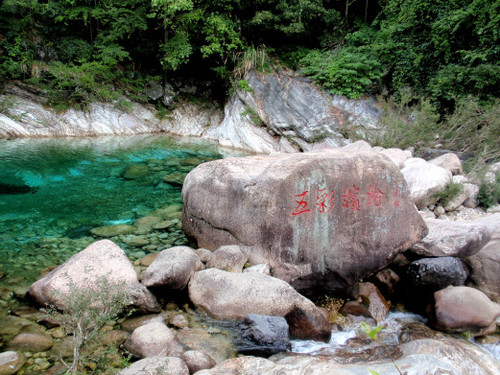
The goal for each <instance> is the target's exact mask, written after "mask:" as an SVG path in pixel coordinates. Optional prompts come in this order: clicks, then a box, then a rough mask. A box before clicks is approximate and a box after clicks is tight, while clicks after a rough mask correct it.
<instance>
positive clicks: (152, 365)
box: [117, 357, 189, 375]
mask: <svg viewBox="0 0 500 375" xmlns="http://www.w3.org/2000/svg"><path fill="white" fill-rule="evenodd" d="M145 374H161V375H189V369H188V367H187V366H186V364H185V363H184V361H183V360H182V359H180V358H175V357H152V358H144V359H141V360H140V361H137V362H134V363H132V364H131V365H130V367H128V368H126V369H123V370H121V371H120V372H119V373H118V374H117V375H145Z"/></svg>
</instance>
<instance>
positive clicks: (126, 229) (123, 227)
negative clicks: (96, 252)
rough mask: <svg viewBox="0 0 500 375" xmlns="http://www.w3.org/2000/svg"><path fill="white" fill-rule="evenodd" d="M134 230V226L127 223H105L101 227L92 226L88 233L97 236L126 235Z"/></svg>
mask: <svg viewBox="0 0 500 375" xmlns="http://www.w3.org/2000/svg"><path fill="white" fill-rule="evenodd" d="M135 230H136V228H135V227H133V226H132V225H128V224H118V225H105V226H102V227H97V228H92V229H91V230H90V233H92V234H93V235H94V236H98V237H105V238H109V237H115V236H120V235H126V234H131V233H134V232H135Z"/></svg>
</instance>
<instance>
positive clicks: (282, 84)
mask: <svg viewBox="0 0 500 375" xmlns="http://www.w3.org/2000/svg"><path fill="white" fill-rule="evenodd" d="M245 79H246V80H247V82H248V83H249V85H250V87H251V88H252V90H253V91H252V92H247V91H243V90H240V91H238V93H237V94H238V97H239V98H240V100H241V101H242V102H243V103H244V104H245V105H247V106H248V107H250V108H251V109H252V110H253V111H254V112H255V113H256V114H257V115H258V116H259V118H260V120H261V121H262V122H263V123H265V124H266V125H267V126H268V128H270V129H271V130H272V131H273V132H274V133H276V134H278V135H281V136H284V137H291V138H293V137H298V138H300V139H302V140H304V141H306V142H312V141H313V140H314V139H315V138H317V137H318V136H330V137H334V138H335V139H337V140H338V141H345V140H344V138H343V137H342V136H341V135H340V133H339V129H340V128H341V126H342V125H344V124H345V123H346V121H347V118H346V117H347V116H346V115H345V113H344V111H342V110H338V109H337V110H335V108H334V107H333V105H332V102H330V101H329V100H328V98H327V97H325V96H324V95H323V93H321V92H320V91H319V90H318V89H317V88H316V87H314V86H313V85H311V84H310V83H308V82H305V81H303V80H301V79H298V78H295V77H290V76H287V75H285V74H267V75H260V74H258V73H256V72H254V71H251V72H250V73H249V74H248V75H247V76H246V77H245ZM290 109H292V110H290ZM344 144H345V143H344Z"/></svg>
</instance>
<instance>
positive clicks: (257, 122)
mask: <svg viewBox="0 0 500 375" xmlns="http://www.w3.org/2000/svg"><path fill="white" fill-rule="evenodd" d="M245 116H248V117H250V120H252V122H253V123H254V125H255V126H259V127H260V126H265V125H266V124H264V122H263V121H262V120H261V118H260V116H259V114H258V113H257V112H255V111H254V110H253V109H252V108H250V107H249V106H245V110H244V111H243V112H241V117H245Z"/></svg>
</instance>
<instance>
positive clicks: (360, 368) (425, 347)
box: [196, 337, 499, 375]
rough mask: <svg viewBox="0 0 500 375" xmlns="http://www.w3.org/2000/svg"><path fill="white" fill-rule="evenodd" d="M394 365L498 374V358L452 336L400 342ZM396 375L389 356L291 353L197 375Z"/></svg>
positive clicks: (412, 371)
mask: <svg viewBox="0 0 500 375" xmlns="http://www.w3.org/2000/svg"><path fill="white" fill-rule="evenodd" d="M401 351H402V356H401V357H400V358H398V359H397V360H396V364H397V366H398V367H399V369H401V371H402V373H405V374H406V375H422V374H434V375H437V374H453V375H461V374H476V375H497V374H498V369H499V364H498V361H497V360H496V359H495V358H494V357H493V356H492V355H491V354H490V353H488V352H486V351H485V350H483V349H481V348H479V347H478V346H477V345H474V344H472V343H470V342H467V341H465V340H458V339H454V338H445V337H443V338H440V339H420V340H415V341H411V342H408V343H405V344H403V345H401ZM373 372H377V373H379V374H390V375H396V374H398V373H399V372H398V371H397V370H396V368H395V367H394V362H393V361H391V360H390V359H385V360H377V361H357V362H356V363H341V362H340V361H339V359H338V358H336V357H335V356H319V357H314V356H307V355H290V356H286V357H285V358H283V359H278V360H277V361H271V360H268V359H264V358H258V357H246V356H243V357H239V358H233V359H229V360H227V361H225V362H223V363H221V364H219V365H217V366H216V367H214V368H213V369H211V370H203V371H200V372H198V373H197V374H196V375H227V374H238V375H275V374H287V375H303V374H314V375H332V374H339V375H340V374H342V375H366V374H369V373H373Z"/></svg>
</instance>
